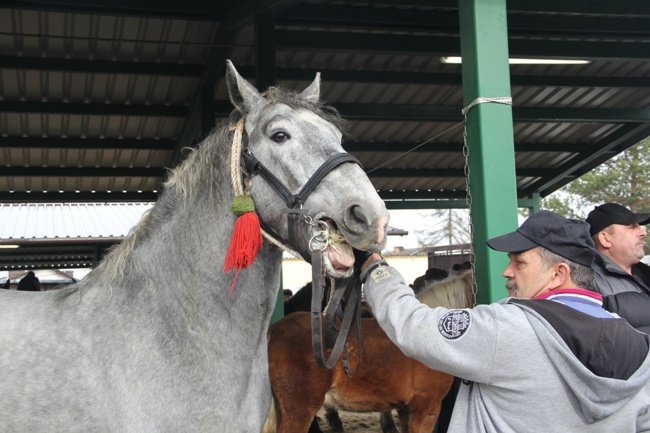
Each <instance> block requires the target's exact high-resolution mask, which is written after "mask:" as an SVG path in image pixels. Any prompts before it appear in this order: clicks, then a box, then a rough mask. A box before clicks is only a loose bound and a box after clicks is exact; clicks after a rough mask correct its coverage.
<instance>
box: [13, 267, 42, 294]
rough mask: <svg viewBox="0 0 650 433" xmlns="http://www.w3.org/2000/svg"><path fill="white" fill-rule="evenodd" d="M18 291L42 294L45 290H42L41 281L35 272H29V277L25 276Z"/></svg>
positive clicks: (19, 284) (19, 283)
mask: <svg viewBox="0 0 650 433" xmlns="http://www.w3.org/2000/svg"><path fill="white" fill-rule="evenodd" d="M17 289H18V290H25V291H30V292H40V291H41V290H43V289H42V288H41V281H40V280H39V279H38V277H37V276H36V274H34V272H33V271H29V272H27V275H25V276H24V277H23V278H22V279H21V280H20V281H19V282H18V287H17Z"/></svg>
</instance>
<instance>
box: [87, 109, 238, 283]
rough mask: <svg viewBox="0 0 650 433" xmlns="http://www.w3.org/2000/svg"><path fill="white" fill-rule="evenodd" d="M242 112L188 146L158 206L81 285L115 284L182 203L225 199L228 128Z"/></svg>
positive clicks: (150, 210) (151, 210)
mask: <svg viewBox="0 0 650 433" xmlns="http://www.w3.org/2000/svg"><path fill="white" fill-rule="evenodd" d="M239 117H241V115H240V114H239V113H238V112H237V111H233V113H232V114H231V115H230V117H229V118H227V119H225V120H223V121H222V122H221V123H220V124H219V125H218V126H217V127H215V128H214V129H213V130H212V131H211V132H210V133H209V134H208V135H207V136H206V138H205V139H204V140H203V141H202V142H201V144H200V145H199V146H198V147H196V148H194V147H192V148H190V147H187V148H185V149H184V150H185V151H187V152H189V154H188V156H187V158H185V159H184V160H183V162H182V163H181V164H179V165H178V166H177V167H175V168H174V169H171V170H170V171H169V175H168V178H167V180H166V181H165V182H164V184H163V192H162V193H161V195H160V197H159V198H158V200H157V201H156V203H155V205H154V207H152V208H151V209H149V210H148V211H147V212H146V213H145V214H144V215H143V216H142V218H141V219H140V221H139V222H138V223H137V224H136V225H135V226H134V227H133V228H131V230H130V231H129V233H128V234H127V236H126V237H125V238H124V240H123V241H122V242H120V243H119V244H117V245H115V246H113V247H112V248H111V249H110V250H109V252H108V253H107V254H106V256H105V257H104V259H103V260H102V261H101V263H100V264H99V265H98V266H97V267H96V268H95V269H94V270H93V271H92V272H91V273H90V274H88V276H86V278H84V279H83V280H82V281H81V282H80V284H79V285H83V286H86V285H92V284H99V283H102V282H104V283H106V284H108V285H112V284H114V283H116V282H119V281H120V280H122V278H123V277H124V274H125V270H126V269H127V268H128V260H129V258H130V257H131V253H132V252H133V250H134V249H135V247H136V246H137V245H138V244H139V243H140V242H141V241H143V240H144V239H147V238H148V237H150V236H151V235H152V233H153V232H154V231H155V228H156V227H158V226H159V224H162V223H164V222H165V221H166V220H168V218H169V215H170V214H171V213H172V212H173V211H174V209H175V208H177V206H178V205H179V202H182V203H187V202H189V201H191V200H192V199H194V198H196V196H197V194H198V193H199V191H201V192H203V191H207V194H208V195H209V196H210V197H212V199H213V204H218V203H220V202H221V201H223V199H222V196H223V192H222V191H221V190H220V187H221V186H222V185H224V182H228V183H227V184H228V185H229V184H230V179H229V178H228V179H226V176H227V173H225V172H224V170H223V166H224V164H229V161H224V160H226V159H229V157H230V148H229V147H228V144H229V143H230V141H231V137H232V134H233V131H232V130H231V129H230V128H229V127H228V126H229V125H231V124H234V123H236V122H237V120H238V119H239Z"/></svg>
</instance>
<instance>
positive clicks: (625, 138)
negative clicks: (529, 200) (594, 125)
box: [520, 122, 650, 197]
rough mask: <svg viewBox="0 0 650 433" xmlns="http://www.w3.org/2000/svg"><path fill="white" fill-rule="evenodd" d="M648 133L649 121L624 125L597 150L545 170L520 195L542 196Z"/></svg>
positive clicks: (649, 128)
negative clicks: (552, 168)
mask: <svg viewBox="0 0 650 433" xmlns="http://www.w3.org/2000/svg"><path fill="white" fill-rule="evenodd" d="M649 135H650V122H648V123H643V124H637V125H624V126H622V127H621V128H620V129H619V130H617V131H615V132H614V133H612V134H610V135H609V136H608V137H607V139H606V140H603V143H602V144H600V145H599V146H600V149H599V150H592V151H591V153H589V154H588V155H579V156H576V157H574V158H571V159H570V160H569V161H567V162H566V163H564V164H562V166H560V167H558V168H557V169H555V170H552V171H547V174H546V175H545V176H543V178H542V179H540V180H539V181H538V182H535V183H534V184H532V185H531V186H530V187H528V188H526V189H524V190H522V191H521V192H520V197H526V196H529V195H531V194H533V193H535V192H539V193H540V195H541V196H542V197H544V196H546V195H548V194H550V193H552V192H554V191H556V190H557V189H559V188H561V187H562V186H564V185H566V184H568V183H569V182H571V181H572V180H574V179H577V178H578V177H580V176H582V175H583V174H585V173H587V172H588V171H590V170H592V169H593V168H595V167H597V166H598V165H600V164H602V163H603V162H605V161H607V160H608V159H610V158H611V157H612V154H618V153H620V152H622V151H624V150H625V149H627V148H629V147H630V146H633V145H634V144H636V143H638V142H639V141H641V140H643V139H644V138H646V137H648V136H649Z"/></svg>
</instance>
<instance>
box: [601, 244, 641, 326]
mask: <svg viewBox="0 0 650 433" xmlns="http://www.w3.org/2000/svg"><path fill="white" fill-rule="evenodd" d="M593 268H594V270H595V271H596V278H595V281H594V289H596V291H597V292H599V293H600V294H602V295H603V307H605V308H606V309H607V310H608V311H611V312H612V313H616V314H618V315H619V316H621V317H623V318H625V319H626V320H627V321H628V322H629V323H630V325H632V326H634V327H635V328H636V329H638V330H639V331H642V332H645V333H646V334H650V266H648V265H646V264H645V263H637V264H636V265H634V266H632V275H630V274H628V273H627V272H625V271H624V270H623V269H622V268H621V267H620V266H618V265H617V264H616V263H614V262H613V261H612V260H610V259H609V258H608V257H606V256H604V255H603V254H600V253H599V254H598V255H597V256H596V260H595V262H594V265H593Z"/></svg>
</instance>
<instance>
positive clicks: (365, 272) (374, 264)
mask: <svg viewBox="0 0 650 433" xmlns="http://www.w3.org/2000/svg"><path fill="white" fill-rule="evenodd" d="M380 266H388V263H386V261H385V260H384V259H381V260H377V261H374V262H372V263H370V264H369V265H368V267H367V268H366V269H364V270H363V271H361V275H360V278H361V284H365V283H366V280H367V279H368V276H369V275H370V274H371V273H372V271H374V270H375V269H377V268H378V267H380Z"/></svg>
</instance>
